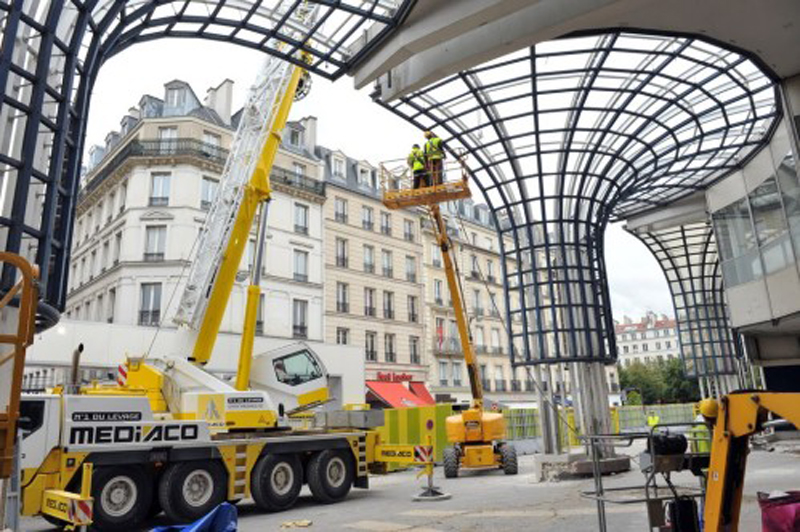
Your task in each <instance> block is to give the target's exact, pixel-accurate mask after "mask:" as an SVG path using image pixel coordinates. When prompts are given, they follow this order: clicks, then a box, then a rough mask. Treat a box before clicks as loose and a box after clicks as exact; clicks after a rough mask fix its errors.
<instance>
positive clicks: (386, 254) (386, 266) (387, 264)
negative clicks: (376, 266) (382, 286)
mask: <svg viewBox="0 0 800 532" xmlns="http://www.w3.org/2000/svg"><path fill="white" fill-rule="evenodd" d="M381 262H382V264H383V276H384V277H392V276H393V275H394V268H392V252H391V251H389V250H386V249H383V250H381Z"/></svg>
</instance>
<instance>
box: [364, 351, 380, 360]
mask: <svg viewBox="0 0 800 532" xmlns="http://www.w3.org/2000/svg"><path fill="white" fill-rule="evenodd" d="M365 355H366V357H367V360H369V361H370V362H375V361H376V360H378V352H377V351H375V350H374V349H367V350H366V352H365Z"/></svg>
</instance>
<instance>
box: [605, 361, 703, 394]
mask: <svg viewBox="0 0 800 532" xmlns="http://www.w3.org/2000/svg"><path fill="white" fill-rule="evenodd" d="M619 383H620V386H621V388H622V389H623V390H624V389H626V388H635V389H636V390H638V391H639V393H637V392H631V393H629V394H628V401H626V404H642V402H644V404H646V405H648V404H655V403H690V402H694V401H699V400H700V389H699V387H698V385H697V380H695V379H690V378H688V377H687V376H686V373H684V371H683V364H681V361H680V360H678V359H677V358H673V359H669V360H665V361H658V362H650V363H648V364H643V363H641V362H638V361H637V362H634V363H633V364H631V365H630V366H625V367H623V366H620V368H619ZM633 394H636V395H637V396H639V395H640V394H641V395H640V397H635V398H634V399H638V400H639V401H640V402H638V403H632V402H631V395H633Z"/></svg>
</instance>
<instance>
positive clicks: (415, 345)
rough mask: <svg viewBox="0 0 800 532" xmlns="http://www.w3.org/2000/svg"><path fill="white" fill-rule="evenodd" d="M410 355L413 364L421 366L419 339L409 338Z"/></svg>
mask: <svg viewBox="0 0 800 532" xmlns="http://www.w3.org/2000/svg"><path fill="white" fill-rule="evenodd" d="M408 353H409V355H408V356H409V359H410V362H411V364H419V337H418V336H409V337H408Z"/></svg>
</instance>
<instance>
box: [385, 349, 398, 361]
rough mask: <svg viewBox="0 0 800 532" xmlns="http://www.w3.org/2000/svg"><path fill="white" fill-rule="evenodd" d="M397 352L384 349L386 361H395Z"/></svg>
mask: <svg viewBox="0 0 800 532" xmlns="http://www.w3.org/2000/svg"><path fill="white" fill-rule="evenodd" d="M396 360H397V354H396V353H395V352H394V351H386V362H395V361H396Z"/></svg>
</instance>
